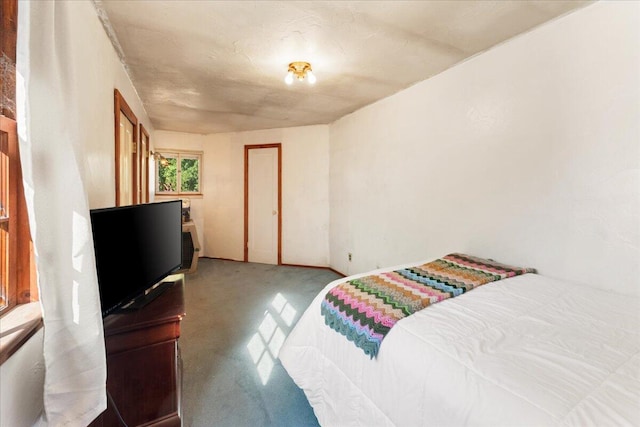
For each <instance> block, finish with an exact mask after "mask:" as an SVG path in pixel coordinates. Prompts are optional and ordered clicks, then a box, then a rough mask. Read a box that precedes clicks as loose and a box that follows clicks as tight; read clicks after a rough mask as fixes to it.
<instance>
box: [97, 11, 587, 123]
mask: <svg viewBox="0 0 640 427" xmlns="http://www.w3.org/2000/svg"><path fill="white" fill-rule="evenodd" d="M94 3H95V5H96V8H97V10H98V12H99V15H100V16H101V17H102V19H103V22H104V23H105V25H106V27H107V30H108V32H110V33H111V38H112V40H115V43H116V45H118V44H119V47H118V46H116V47H117V48H118V49H120V53H121V56H122V59H123V61H124V62H125V64H126V66H127V68H128V70H129V73H130V76H131V79H132V80H133V83H134V85H135V87H136V89H137V91H138V94H139V95H140V98H141V99H142V102H143V103H144V106H145V109H146V111H147V113H148V115H149V118H150V119H151V121H152V123H153V125H154V127H155V128H156V129H163V130H175V131H182V132H192V133H218V132H232V131H245V130H254V129H270V128H279V127H291V126H301V125H311V124H324V123H331V122H332V121H334V120H336V119H338V118H340V117H342V116H344V115H346V114H348V113H351V112H353V111H355V110H357V109H359V108H361V107H363V106H365V105H367V104H370V103H372V102H375V101H376V100H378V99H381V98H384V97H386V96H389V95H391V94H393V93H395V92H398V91H399V90H402V89H404V88H406V87H409V86H411V85H413V84H415V83H417V82H419V81H422V80H425V79H427V78H429V77H431V76H433V75H435V74H438V73H440V72H442V71H443V70H445V69H447V68H448V67H451V66H453V65H455V64H456V63H459V62H461V61H463V60H464V59H466V58H469V57H471V56H473V55H475V54H477V53H479V52H482V51H484V50H486V49H488V48H490V47H492V46H495V45H496V44H499V43H501V42H503V41H505V40H507V39H509V38H511V37H513V36H515V35H518V34H520V33H523V32H525V31H527V30H529V29H531V28H533V27H535V26H537V25H540V24H542V23H543V22H545V21H548V20H550V19H553V18H555V17H557V16H559V15H562V14H565V13H567V12H569V11H571V10H573V9H577V8H580V7H583V6H585V5H586V4H589V3H591V1H579V0H572V1H548V0H543V1H524V0H515V1H507V0H500V1H459V0H451V1H305V2H292V1H288V2H287V1H204V0H199V1H161V0H152V1H141V0H134V1H125V0H102V1H100V0H94ZM109 27H111V28H109ZM292 61H308V62H311V64H312V66H313V71H314V74H315V75H316V76H317V78H318V81H317V83H316V84H315V85H313V86H310V85H308V84H306V83H300V82H294V84H293V85H291V86H287V85H285V83H284V81H283V78H284V76H285V74H286V70H287V65H288V63H289V62H292Z"/></svg>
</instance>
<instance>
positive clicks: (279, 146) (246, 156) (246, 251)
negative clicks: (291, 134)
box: [244, 142, 282, 265]
mask: <svg viewBox="0 0 640 427" xmlns="http://www.w3.org/2000/svg"><path fill="white" fill-rule="evenodd" d="M261 148H277V149H278V265H282V143H279V142H278V143H274V144H256V145H245V146H244V262H249V245H248V243H249V150H257V149H261Z"/></svg>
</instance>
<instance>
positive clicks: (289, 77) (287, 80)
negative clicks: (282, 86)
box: [284, 71, 293, 85]
mask: <svg viewBox="0 0 640 427" xmlns="http://www.w3.org/2000/svg"><path fill="white" fill-rule="evenodd" d="M284 82H285V83H286V84H288V85H290V84H291V83H293V71H289V72H288V73H287V76H286V77H285V78H284Z"/></svg>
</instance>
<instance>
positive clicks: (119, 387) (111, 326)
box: [90, 275, 185, 427]
mask: <svg viewBox="0 0 640 427" xmlns="http://www.w3.org/2000/svg"><path fill="white" fill-rule="evenodd" d="M165 280H171V281H175V283H174V284H173V285H172V286H171V287H169V288H168V289H167V290H165V291H164V292H163V293H162V294H161V295H160V296H159V297H157V298H156V299H155V300H153V301H152V302H150V303H149V304H148V305H146V306H144V307H142V308H140V309H139V310H135V311H130V312H125V313H118V314H111V315H109V316H107V317H105V319H104V334H105V343H106V350H107V390H108V391H109V393H110V394H111V397H112V398H113V402H114V403H115V405H116V406H117V408H118V410H119V411H120V414H121V415H122V418H123V419H124V421H125V422H126V423H127V425H128V426H129V427H133V426H141V425H142V426H163V427H165V426H166V427H168V426H181V425H182V420H181V418H182V412H181V408H180V407H181V405H180V394H181V385H182V384H181V383H182V378H181V369H182V366H181V360H180V348H179V346H178V339H179V338H180V322H181V321H182V318H183V317H184V315H185V310H184V296H183V288H184V276H183V275H174V276H170V277H169V278H167V279H165ZM90 426H91V427H112V426H113V427H115V426H122V423H121V422H120V420H119V419H118V417H117V415H116V413H115V411H114V408H113V404H112V402H111V401H110V400H108V406H107V409H106V411H104V412H103V413H102V414H101V415H100V417H98V418H97V419H96V420H94V421H93V422H92V423H91V424H90Z"/></svg>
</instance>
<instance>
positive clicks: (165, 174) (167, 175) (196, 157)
mask: <svg viewBox="0 0 640 427" xmlns="http://www.w3.org/2000/svg"><path fill="white" fill-rule="evenodd" d="M160 155H161V156H162V157H161V158H160V159H158V160H156V170H157V180H156V194H172V195H180V194H201V192H202V188H201V180H202V168H201V162H202V153H193V152H160Z"/></svg>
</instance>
